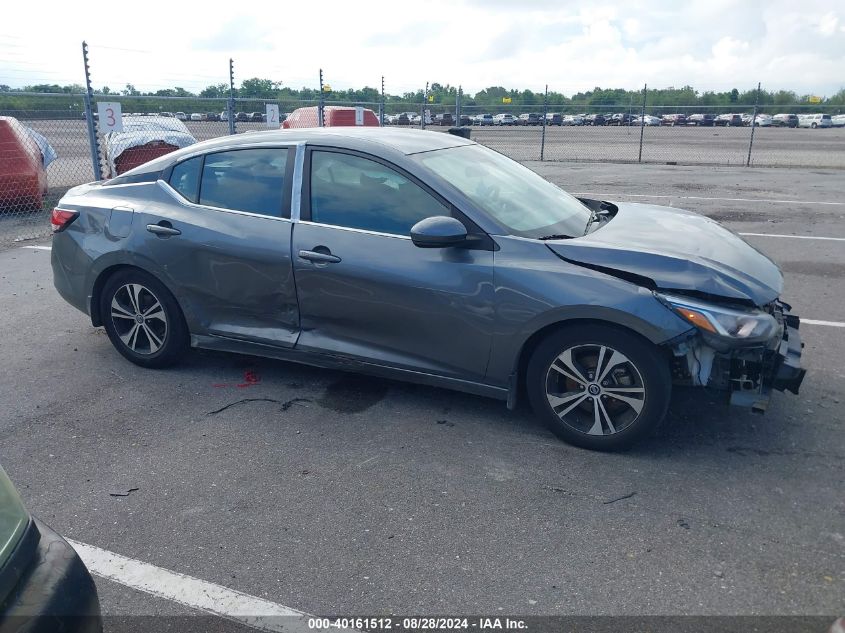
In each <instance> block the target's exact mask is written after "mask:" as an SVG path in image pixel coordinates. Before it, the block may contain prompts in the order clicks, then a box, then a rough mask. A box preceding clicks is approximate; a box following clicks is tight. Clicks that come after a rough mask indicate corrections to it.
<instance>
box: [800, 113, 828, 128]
mask: <svg viewBox="0 0 845 633" xmlns="http://www.w3.org/2000/svg"><path fill="white" fill-rule="evenodd" d="M832 126H833V122H832V121H831V120H830V115H829V114H799V115H798V127H809V128H812V129H814V130H815V129H816V128H817V127H832Z"/></svg>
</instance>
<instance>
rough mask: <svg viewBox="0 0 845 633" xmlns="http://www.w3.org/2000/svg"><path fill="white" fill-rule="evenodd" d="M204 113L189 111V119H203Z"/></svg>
mask: <svg viewBox="0 0 845 633" xmlns="http://www.w3.org/2000/svg"><path fill="white" fill-rule="evenodd" d="M204 120H205V115H204V114H202V113H201V112H192V113H191V121H204Z"/></svg>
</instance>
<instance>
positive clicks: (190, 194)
mask: <svg viewBox="0 0 845 633" xmlns="http://www.w3.org/2000/svg"><path fill="white" fill-rule="evenodd" d="M201 165H202V156H196V157H194V158H189V159H188V160H186V161H182V162H181V163H179V164H178V165H176V166H175V167H174V168H173V170H172V171H171V172H170V180H169V181H168V182H169V183H170V186H171V187H173V189H175V190H176V191H178V192H179V195H181V196H182V197H183V198H185V200H188V201H189V202H196V201H197V194H198V193H199V188H200V166H201Z"/></svg>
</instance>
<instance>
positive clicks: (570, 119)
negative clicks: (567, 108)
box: [561, 114, 584, 125]
mask: <svg viewBox="0 0 845 633" xmlns="http://www.w3.org/2000/svg"><path fill="white" fill-rule="evenodd" d="M561 125H584V117H582V116H581V115H580V114H567V115H566V116H565V117H563V120H562V121H561Z"/></svg>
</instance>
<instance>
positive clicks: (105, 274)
mask: <svg viewBox="0 0 845 633" xmlns="http://www.w3.org/2000/svg"><path fill="white" fill-rule="evenodd" d="M127 268H135V266H129V265H128V264H117V265H115V266H109V267H108V268H106V269H104V270H103V271H101V272H100V274H99V275H98V276H97V279H95V280H94V287H93V288H92V289H91V325H93V326H94V327H99V326H101V325H102V324H103V316H102V315H101V314H100V295H101V294H102V293H103V288H104V287H105V285H106V282H107V281H108V280H109V278H110V277H111V276H112V275H114V274H115V273H116V272H118V271H120V270H125V269H127ZM138 270H141V269H140V268H139V269H138Z"/></svg>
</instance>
